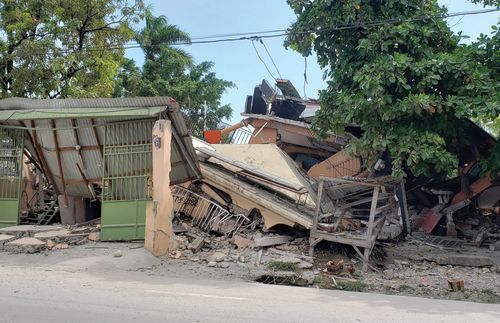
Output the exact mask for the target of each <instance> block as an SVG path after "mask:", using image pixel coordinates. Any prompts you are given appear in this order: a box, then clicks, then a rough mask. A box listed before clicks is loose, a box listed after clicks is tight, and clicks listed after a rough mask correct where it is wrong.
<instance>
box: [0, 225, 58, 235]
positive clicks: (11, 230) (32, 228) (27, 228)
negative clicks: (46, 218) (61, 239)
mask: <svg viewBox="0 0 500 323" xmlns="http://www.w3.org/2000/svg"><path fill="white" fill-rule="evenodd" d="M56 229H62V227H61V226H44V225H16V226H12V227H5V228H0V234H2V233H3V234H12V235H16V236H33V235H34V234H35V233H41V232H47V231H53V230H56Z"/></svg>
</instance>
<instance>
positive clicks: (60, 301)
mask: <svg viewBox="0 0 500 323" xmlns="http://www.w3.org/2000/svg"><path fill="white" fill-rule="evenodd" d="M0 322H9V323H10V322H18V323H21V322H51V323H57V322H85V323H89V322H163V323H164V322H315V323H317V322H398V323H399V322H405V323H410V322H425V323H430V322H453V323H457V322H468V323H470V322H481V323H485V322H496V323H498V322H500V305H498V304H496V305H488V304H477V303H468V302H456V301H444V300H431V299H424V298H415V297H404V296H389V295H378V294H365V293H352V292H343V291H334V290H319V289H313V288H299V287H288V286H273V285H263V284H258V283H245V282H235V281H213V280H210V281H209V280H201V279H196V278H186V277H182V278H180V277H165V276H160V275H148V274H147V273H145V272H141V271H116V272H103V273H99V272H88V271H81V270H76V269H74V268H71V267H68V268H66V267H51V266H42V267H33V266H14V265H8V264H6V263H5V262H3V264H1V265H0Z"/></svg>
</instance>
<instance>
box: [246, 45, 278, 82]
mask: <svg viewBox="0 0 500 323" xmlns="http://www.w3.org/2000/svg"><path fill="white" fill-rule="evenodd" d="M252 46H253V49H254V50H255V54H257V57H258V58H259V59H260V61H261V62H262V64H264V67H265V68H266V70H267V72H268V73H269V75H271V77H272V78H273V79H274V80H275V81H276V78H275V77H274V75H273V73H271V71H270V70H269V67H267V64H266V62H264V60H263V59H262V57H260V55H259V51H258V50H257V47H255V44H254V41H253V40H252Z"/></svg>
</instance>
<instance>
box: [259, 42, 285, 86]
mask: <svg viewBox="0 0 500 323" xmlns="http://www.w3.org/2000/svg"><path fill="white" fill-rule="evenodd" d="M259 41H260V43H261V44H262V46H264V49H265V50H266V53H267V56H269V59H271V63H273V65H274V68H275V69H276V72H278V75H279V76H280V79H282V78H283V77H282V76H281V73H280V70H279V69H278V67H277V66H276V63H275V62H274V59H273V57H272V56H271V54H270V53H269V51H268V50H267V46H266V44H264V41H263V40H262V39H259Z"/></svg>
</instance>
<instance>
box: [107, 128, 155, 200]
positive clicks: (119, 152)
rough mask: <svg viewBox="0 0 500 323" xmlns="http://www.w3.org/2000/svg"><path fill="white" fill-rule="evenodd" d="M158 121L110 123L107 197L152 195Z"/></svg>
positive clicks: (134, 198) (131, 198) (138, 198)
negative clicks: (153, 146)
mask: <svg viewBox="0 0 500 323" xmlns="http://www.w3.org/2000/svg"><path fill="white" fill-rule="evenodd" d="M153 123H154V120H144V121H139V122H138V121H134V122H131V123H121V124H111V125H107V126H106V132H105V145H104V175H103V200H104V201H118V200H141V199H148V198H150V197H151V194H152V172H153V160H152V149H151V133H152V129H153Z"/></svg>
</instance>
